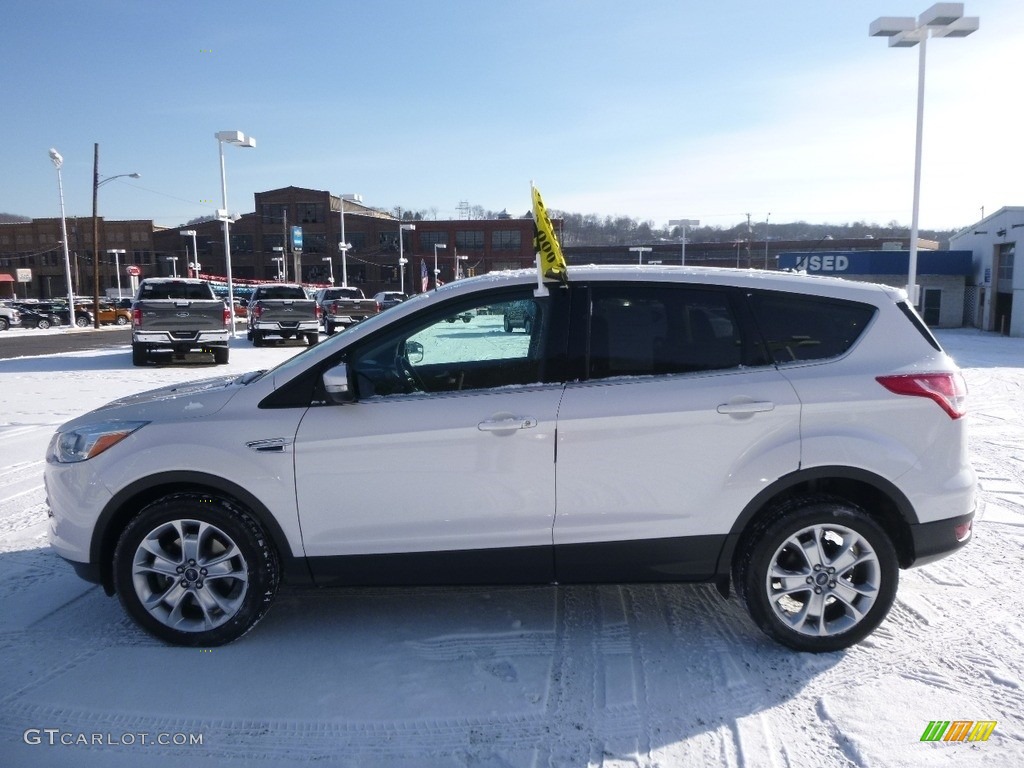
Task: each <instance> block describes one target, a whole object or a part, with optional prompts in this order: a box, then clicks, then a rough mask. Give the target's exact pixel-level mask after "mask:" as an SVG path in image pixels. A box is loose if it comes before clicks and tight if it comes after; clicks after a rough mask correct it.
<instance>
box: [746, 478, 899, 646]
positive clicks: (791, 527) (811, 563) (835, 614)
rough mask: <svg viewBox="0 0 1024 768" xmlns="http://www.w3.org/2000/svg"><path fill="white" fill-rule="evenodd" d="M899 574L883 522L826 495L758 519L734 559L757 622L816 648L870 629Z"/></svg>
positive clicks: (786, 639)
mask: <svg viewBox="0 0 1024 768" xmlns="http://www.w3.org/2000/svg"><path fill="white" fill-rule="evenodd" d="M898 581H899V565H898V561H897V557H896V550H895V548H894V547H893V544H892V541H891V540H890V538H889V536H888V534H887V533H886V532H885V530H884V529H883V528H882V527H881V526H880V525H879V524H878V523H877V522H875V520H873V519H872V518H871V517H869V516H868V515H867V513H866V512H864V511H863V510H861V509H860V508H858V507H856V506H854V505H853V504H849V503H847V502H845V501H842V500H838V499H832V498H826V497H809V498H804V499H795V500H791V501H790V502H788V503H786V504H784V505H782V506H780V507H779V508H777V509H776V510H775V511H774V512H773V513H771V514H769V515H768V516H767V517H766V518H765V519H764V520H762V521H761V522H760V523H758V524H756V525H755V526H754V527H753V529H752V530H751V531H749V532H748V533H747V535H746V536H745V537H744V539H743V542H742V543H741V545H740V550H739V560H738V562H737V567H736V585H737V589H738V590H739V592H740V595H741V597H742V599H743V601H744V602H745V603H746V606H747V610H748V611H749V612H750V616H751V618H753V620H754V622H755V623H756V624H757V625H758V626H759V627H760V628H761V630H762V631H763V632H764V633H765V634H767V635H768V636H769V637H772V638H774V639H775V640H777V641H779V642H780V643H782V644H784V645H788V646H789V647H791V648H795V649H797V650H799V651H811V652H814V653H820V652H825V651H837V650H841V649H843V648H846V647H848V646H850V645H853V644H855V643H857V642H859V641H860V640H862V639H863V638H864V637H866V636H867V635H868V634H870V633H871V632H872V631H874V629H875V628H876V627H877V626H878V625H879V624H880V623H881V622H882V620H883V619H884V618H885V616H886V614H888V612H889V608H890V607H892V603H893V600H894V599H895V596H896V586H897V583H898Z"/></svg>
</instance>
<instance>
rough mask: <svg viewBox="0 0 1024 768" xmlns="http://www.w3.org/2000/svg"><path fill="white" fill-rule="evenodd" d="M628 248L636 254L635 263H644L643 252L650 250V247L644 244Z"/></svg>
mask: <svg viewBox="0 0 1024 768" xmlns="http://www.w3.org/2000/svg"><path fill="white" fill-rule="evenodd" d="M629 250H631V251H633V253H636V254H638V256H639V261H637V264H643V263H644V254H645V253H648V252H649V251H650V250H651V248H650V247H648V246H645V245H635V246H633V247H632V248H630V249H629Z"/></svg>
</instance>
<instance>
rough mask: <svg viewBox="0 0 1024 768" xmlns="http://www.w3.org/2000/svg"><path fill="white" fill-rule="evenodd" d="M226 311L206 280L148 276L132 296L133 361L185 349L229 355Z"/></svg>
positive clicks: (178, 354)
mask: <svg viewBox="0 0 1024 768" xmlns="http://www.w3.org/2000/svg"><path fill="white" fill-rule="evenodd" d="M230 320H231V314H230V312H229V311H228V308H227V306H226V305H225V304H224V302H223V301H221V300H220V299H218V298H217V296H216V295H215V294H214V292H213V289H212V288H211V287H210V284H209V283H207V282H206V281H205V280H194V279H189V278H184V277H151V278H147V279H145V280H143V281H142V282H141V283H140V284H139V290H138V292H137V293H136V294H135V300H134V301H133V302H132V364H133V365H145V364H146V363H147V362H149V361H150V360H151V359H154V358H156V357H158V356H159V357H169V358H170V359H171V360H174V359H182V358H183V357H184V356H185V355H186V354H188V353H190V352H205V353H208V354H212V355H213V360H214V362H215V363H217V364H218V365H219V364H221V363H226V362H227V361H228V323H229V322H230Z"/></svg>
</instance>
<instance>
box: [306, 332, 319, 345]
mask: <svg viewBox="0 0 1024 768" xmlns="http://www.w3.org/2000/svg"><path fill="white" fill-rule="evenodd" d="M318 341H320V334H319V333H307V334H306V343H307V344H309V346H311V347H312V346H313V345H314V344H316V343H317V342H318Z"/></svg>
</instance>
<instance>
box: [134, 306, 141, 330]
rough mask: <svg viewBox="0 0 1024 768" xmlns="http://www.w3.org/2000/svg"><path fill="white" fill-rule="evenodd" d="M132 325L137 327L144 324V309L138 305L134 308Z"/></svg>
mask: <svg viewBox="0 0 1024 768" xmlns="http://www.w3.org/2000/svg"><path fill="white" fill-rule="evenodd" d="M132 325H134V326H136V327H140V326H141V325H142V310H141V309H139V308H137V307H136V308H133V309H132Z"/></svg>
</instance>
